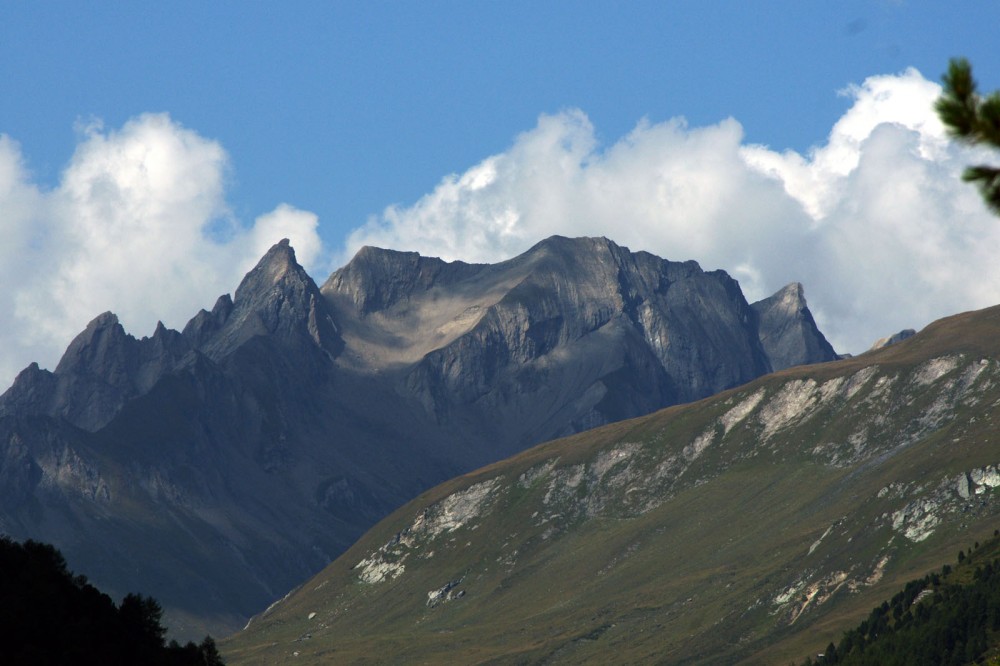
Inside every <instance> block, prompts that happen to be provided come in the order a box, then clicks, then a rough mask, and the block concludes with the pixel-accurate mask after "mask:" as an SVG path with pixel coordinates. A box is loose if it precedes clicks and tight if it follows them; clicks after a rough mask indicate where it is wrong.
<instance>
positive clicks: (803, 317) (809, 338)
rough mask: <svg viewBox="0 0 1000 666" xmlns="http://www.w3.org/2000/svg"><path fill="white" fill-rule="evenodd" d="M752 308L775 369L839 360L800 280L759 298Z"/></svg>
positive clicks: (763, 343) (762, 340)
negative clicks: (822, 331)
mask: <svg viewBox="0 0 1000 666" xmlns="http://www.w3.org/2000/svg"><path fill="white" fill-rule="evenodd" d="M753 309H754V312H756V313H757V321H758V327H759V332H760V341H761V344H762V345H763V346H764V352H765V353H766V354H767V357H768V358H769V359H770V361H771V368H772V369H773V370H784V369H785V368H790V367H792V366H795V365H803V364H804V363H818V362H824V361H835V360H837V353H836V352H835V351H834V350H833V347H832V346H830V343H829V342H827V341H826V338H824V337H823V334H822V333H820V331H819V328H817V327H816V322H815V320H813V316H812V313H811V312H810V311H809V308H808V306H807V305H806V299H805V295H804V294H803V289H802V285H801V284H799V283H798V282H793V283H792V284H790V285H788V286H786V287H784V288H783V289H781V290H780V291H778V292H777V293H776V294H774V295H773V296H770V297H768V298H765V299H764V300H762V301H757V302H756V303H754V304H753Z"/></svg>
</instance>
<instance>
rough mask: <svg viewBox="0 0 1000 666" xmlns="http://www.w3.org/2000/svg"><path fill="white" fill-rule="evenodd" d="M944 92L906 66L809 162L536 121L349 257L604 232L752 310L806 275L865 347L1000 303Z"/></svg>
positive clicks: (708, 133)
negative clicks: (720, 275)
mask: <svg viewBox="0 0 1000 666" xmlns="http://www.w3.org/2000/svg"><path fill="white" fill-rule="evenodd" d="M939 93H940V88H939V86H938V85H937V84H935V83H932V82H930V81H927V80H926V79H925V78H924V77H923V76H922V75H921V74H920V73H919V72H917V71H916V70H914V69H909V70H907V71H905V72H902V73H901V74H898V75H887V76H873V77H871V78H868V79H866V80H865V81H864V82H862V83H861V84H859V85H856V86H852V87H850V88H848V89H847V90H845V91H843V92H842V94H844V95H846V96H848V97H849V98H850V100H851V105H850V108H849V109H848V110H847V111H846V112H845V113H844V115H843V116H842V117H841V118H840V119H839V120H838V121H837V123H836V124H835V125H834V126H833V128H831V131H830V134H829V136H828V137H827V138H826V140H825V142H824V143H822V144H821V145H818V146H816V147H814V148H813V149H811V150H810V151H808V152H807V153H806V154H804V155H803V154H800V153H797V152H794V151H784V152H778V151H775V150H772V149H771V148H769V147H767V146H759V145H750V144H747V143H746V142H745V140H744V136H743V129H742V127H741V126H740V124H739V123H738V122H737V121H736V120H734V119H727V120H724V121H722V122H720V123H718V124H716V125H711V126H707V127H689V126H688V125H687V124H686V123H685V122H684V120H683V119H672V120H668V121H666V122H662V123H650V122H648V121H645V120H644V121H642V122H640V123H639V124H638V126H637V127H636V128H635V129H634V130H633V131H632V132H631V133H630V134H628V135H627V136H625V137H623V138H621V139H619V140H618V141H616V142H614V143H613V144H611V145H607V146H602V145H600V144H599V142H598V141H597V139H596V136H595V131H594V128H593V127H592V125H591V123H590V122H589V120H588V118H587V117H586V115H585V114H584V113H583V112H582V111H578V110H570V111H566V112H563V113H559V114H556V115H544V116H542V117H541V118H540V119H539V121H538V124H537V126H536V127H535V128H534V129H532V130H530V131H528V132H525V133H524V134H522V135H520V136H518V137H517V138H516V139H515V141H514V143H513V145H512V146H511V147H510V148H509V149H508V150H507V151H505V152H503V153H501V154H498V155H494V156H491V157H489V158H487V159H485V160H483V161H482V162H480V163H479V164H477V165H475V166H473V167H472V168H470V169H469V170H468V171H466V172H465V173H463V174H456V175H451V176H448V177H446V178H445V179H444V180H442V181H441V183H440V184H439V185H438V186H437V188H435V190H434V191H432V192H430V193H429V194H427V195H425V196H424V197H423V198H421V199H420V200H419V201H417V202H416V203H414V204H413V205H412V206H408V207H398V206H397V207H390V208H388V209H386V210H385V211H384V212H383V213H382V214H381V215H379V216H376V217H373V218H371V219H370V220H369V221H368V222H367V224H365V225H364V226H363V227H361V228H359V229H356V230H355V231H354V232H353V233H352V234H351V235H350V236H349V238H348V239H347V244H346V252H347V254H346V255H345V257H346V256H348V255H349V254H352V253H353V252H355V251H356V250H357V249H358V248H360V247H361V246H362V245H379V246H383V247H393V248H398V249H406V250H417V251H420V252H421V253H424V254H428V255H431V256H441V257H443V258H446V259H462V260H465V261H496V260H500V259H504V258H508V257H510V256H513V255H515V254H517V253H519V252H522V251H524V250H525V249H527V248H528V247H530V245H532V244H533V243H535V242H537V241H538V240H539V239H541V238H544V237H546V236H548V235H551V234H562V235H568V236H580V235H603V236H607V237H609V238H611V239H612V240H615V241H616V242H618V243H620V244H624V245H627V246H629V247H631V248H632V249H633V250H640V249H641V250H647V251H651V252H654V253H656V254H659V255H660V256H663V257H666V258H668V259H673V260H685V259H695V260H697V261H699V262H700V263H701V264H702V266H703V267H705V268H706V269H712V268H722V269H725V270H727V271H728V272H730V273H731V274H732V275H734V277H736V278H737V279H739V280H740V282H741V284H742V286H743V289H744V292H745V293H747V295H748V298H750V299H751V300H752V299H757V298H762V297H764V296H766V295H768V294H770V293H772V292H774V291H776V290H777V289H779V288H780V287H782V286H783V285H784V284H786V283H788V282H790V281H795V280H797V281H801V282H802V283H803V284H804V285H805V288H806V294H807V297H808V299H809V303H810V307H811V309H812V310H813V312H814V313H815V314H816V315H817V319H818V320H819V322H820V326H821V328H822V329H823V331H824V332H825V333H826V334H827V336H828V337H829V338H830V339H831V342H833V344H834V346H835V347H836V348H837V349H838V350H839V351H845V352H854V353H857V352H859V351H864V350H865V349H866V348H867V347H868V346H869V345H870V344H871V343H872V342H873V341H874V340H875V339H877V338H879V337H881V336H883V335H888V334H891V333H894V332H896V331H898V330H899V329H902V328H908V327H915V328H919V327H921V326H923V325H925V324H927V323H929V322H930V321H931V320H932V319H935V318H937V317H941V316H945V315H948V314H953V313H955V312H958V311H961V310H966V309H973V308H978V307H984V306H987V305H992V304H995V303H997V302H1000V262H996V260H995V257H994V255H995V252H996V250H997V248H1000V221H998V220H996V219H995V218H993V217H991V216H990V215H989V214H988V213H987V212H986V210H985V208H984V207H983V205H982V203H981V201H980V200H979V197H978V193H977V192H976V191H975V189H974V188H972V187H970V186H969V185H967V184H966V183H963V182H962V181H961V179H960V173H961V171H962V169H963V168H964V166H965V165H967V164H970V163H973V162H979V161H982V159H981V156H976V155H974V154H972V152H971V151H970V150H969V149H967V148H964V147H962V146H958V145H956V144H954V143H952V142H950V141H948V140H947V137H946V135H945V132H944V129H943V127H942V126H941V124H940V122H939V121H938V119H937V118H936V116H935V113H934V111H933V101H934V99H935V98H936V97H937V96H938V94H939ZM803 112H805V111H803Z"/></svg>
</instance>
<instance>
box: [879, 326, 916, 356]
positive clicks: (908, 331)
mask: <svg viewBox="0 0 1000 666" xmlns="http://www.w3.org/2000/svg"><path fill="white" fill-rule="evenodd" d="M916 334H917V332H916V331H915V330H913V329H912V328H904V329H903V330H902V331H900V332H899V333H893V334H892V335H890V336H887V337H884V338H879V339H878V340H876V341H875V344H873V345H872V346H871V349H869V350H868V351H875V350H876V349H882V348H883V347H888V346H889V345H894V344H896V343H897V342H902V341H903V340H906V339H907V338H912V337H913V336H914V335H916Z"/></svg>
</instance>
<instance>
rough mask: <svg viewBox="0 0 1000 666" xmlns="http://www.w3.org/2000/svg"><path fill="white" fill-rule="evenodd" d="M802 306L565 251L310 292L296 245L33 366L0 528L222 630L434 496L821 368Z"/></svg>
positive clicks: (648, 258)
mask: <svg viewBox="0 0 1000 666" xmlns="http://www.w3.org/2000/svg"><path fill="white" fill-rule="evenodd" d="M786 291H787V289H786ZM793 291H794V292H795V293H794V294H792V297H791V299H790V301H789V303H790V304H789V305H783V304H784V303H785V302H786V300H788V299H785V298H784V297H782V298H781V299H778V300H779V301H780V303H779V304H778V305H773V304H772V305H763V306H762V305H760V304H755V305H750V304H748V303H747V301H746V300H745V298H744V297H743V295H742V293H741V291H740V289H739V285H738V284H737V283H736V282H735V281H734V280H732V279H731V278H730V277H729V276H727V275H726V274H725V273H723V272H721V271H710V272H706V271H703V270H702V269H701V268H700V267H699V266H698V265H697V264H696V263H694V262H683V263H677V262H670V261H666V260H664V259H660V258H658V257H654V256H653V255H650V254H648V253H643V252H638V253H633V252H630V251H629V250H628V249H626V248H622V247H619V246H617V245H615V244H614V243H612V242H610V241H608V240H606V239H587V238H584V239H567V238H559V237H554V238H550V239H548V240H545V241H543V242H541V243H539V244H538V245H536V246H535V247H533V248H532V249H531V250H529V251H528V252H526V253H525V254H523V255H521V256H519V257H515V258H514V259H511V260H509V261H506V262H503V263H500V264H494V265H472V264H465V263H461V262H451V263H446V262H443V261H441V260H439V259H432V258H426V257H421V256H419V255H417V254H415V253H404V252H394V251H389V250H380V249H376V248H364V249H362V250H361V251H360V252H359V253H358V254H357V256H356V257H355V258H354V259H353V260H352V261H351V262H349V263H348V264H347V265H346V266H344V267H343V268H341V269H340V270H338V271H337V272H335V273H334V274H333V275H332V276H330V278H329V279H328V280H327V281H326V283H325V284H324V285H323V286H322V288H320V287H318V286H317V285H316V284H315V283H314V282H313V280H312V279H311V278H310V277H309V276H308V275H307V274H306V272H305V271H304V270H303V269H302V267H301V266H300V265H299V264H298V263H297V261H296V259H295V253H294V251H293V249H292V248H291V247H290V245H289V243H288V241H282V242H280V243H278V244H277V245H275V246H274V247H273V248H271V249H270V250H269V251H268V252H267V254H266V255H265V256H264V257H263V258H262V259H261V260H260V262H259V263H258V265H257V266H256V267H255V268H254V269H253V270H251V271H250V272H249V273H248V274H247V276H246V277H245V278H244V279H243V281H242V282H241V284H240V285H239V287H238V288H237V289H236V291H235V293H234V295H233V296H232V297H230V296H229V295H224V296H222V297H220V298H219V299H218V301H217V302H216V304H215V306H214V307H213V308H212V310H211V311H210V312H209V311H205V310H203V311H201V312H199V313H197V314H196V315H195V316H194V317H193V318H192V319H191V321H190V322H188V324H187V325H186V326H185V327H184V328H183V330H182V331H180V332H178V331H172V330H169V329H167V328H166V327H164V326H163V325H159V326H157V328H156V331H155V332H154V334H153V335H152V336H151V337H149V338H142V339H136V338H134V337H132V336H131V335H129V334H128V333H126V332H125V330H124V329H123V328H122V326H121V324H120V323H119V321H118V319H117V317H116V316H115V315H114V314H112V313H105V314H102V315H100V316H98V317H97V318H96V319H94V321H92V322H91V323H90V324H89V325H88V326H87V328H86V329H85V330H84V331H83V332H82V333H81V334H80V335H79V336H77V338H76V339H75V340H74V341H73V342H72V343H71V344H70V346H69V348H68V349H67V350H66V353H65V354H64V356H63V358H62V360H61V361H60V362H59V364H58V365H57V367H56V369H55V371H52V372H50V371H47V370H42V369H40V368H39V367H38V366H37V365H35V364H32V365H31V366H29V367H28V368H26V369H25V370H24V371H22V372H21V373H20V375H19V376H18V377H17V379H16V380H15V382H14V384H13V386H12V387H11V388H10V389H9V390H8V391H7V392H6V393H4V394H3V396H0V499H2V503H0V530H2V531H3V532H4V533H6V534H9V535H11V536H13V537H15V538H33V539H37V540H43V541H46V542H50V543H53V544H55V545H56V546H57V547H58V548H59V549H60V550H61V551H62V552H63V553H64V554H65V555H66V558H67V560H68V561H69V562H70V563H71V565H72V566H73V568H74V569H76V570H78V571H82V572H84V573H86V575H87V576H88V577H89V578H90V579H91V580H93V581H94V582H95V583H96V584H97V585H99V586H100V587H101V588H102V589H106V590H108V591H109V592H110V593H112V594H118V595H122V594H124V593H125V592H128V591H131V590H143V591H144V593H148V594H152V595H153V596H155V597H156V598H157V599H159V600H160V601H161V602H162V603H163V605H164V608H165V611H166V618H167V622H168V624H169V625H170V626H172V627H176V628H177V631H178V633H179V635H181V636H183V637H187V636H190V637H196V638H200V637H201V636H203V635H204V633H206V631H208V632H211V633H213V634H215V635H222V634H224V633H226V632H228V631H230V630H234V629H236V628H239V627H241V626H243V624H244V622H245V621H246V619H247V618H248V617H249V616H251V615H252V614H253V613H256V612H259V611H260V609H262V608H264V607H266V606H267V605H268V604H270V603H271V602H272V601H274V600H275V599H277V598H279V597H280V596H281V595H283V594H284V593H285V592H287V590H289V589H291V588H292V587H294V586H295V585H296V584H298V583H300V582H301V581H302V580H305V579H306V578H307V577H309V576H311V575H313V574H315V573H316V572H317V571H319V570H320V569H321V568H322V567H323V566H324V565H326V564H327V563H329V562H330V561H331V560H332V559H333V558H335V557H336V556H337V555H339V554H340V553H342V552H343V551H344V550H345V549H346V548H347V547H348V546H350V544H352V543H353V542H354V541H355V540H356V539H357V538H358V537H359V536H361V534H363V533H364V531H365V530H366V529H368V528H369V527H370V526H371V525H373V524H374V523H375V522H376V521H377V520H378V519H380V518H382V517H383V516H385V515H386V514H387V513H388V512H389V511H391V510H392V509H394V508H395V507H398V506H399V505H401V504H402V503H403V502H405V501H407V500H409V499H410V498H412V497H414V496H415V495H416V494H418V493H419V492H422V491H424V490H426V489H427V488H429V487H431V486H432V485H434V484H435V483H439V482H441V481H443V480H445V479H447V478H450V477H453V476H455V475H457V474H460V473H463V472H466V471H468V470H471V469H474V468H476V467H478V466H481V465H483V464H486V463H489V462H493V461H495V460H498V459H501V458H503V457H505V456H508V455H511V454H514V453H517V452H519V451H523V450H524V449H526V448H528V447H530V446H532V445H534V444H537V443H539V442H541V441H545V440H547V439H551V438H553V437H557V436H562V435H568V434H572V433H575V432H580V431H582V430H585V429H587V428H591V427H594V426H597V425H602V424H607V423H611V422H614V421H618V420H621V419H624V418H629V417H634V416H638V415H642V414H647V413H649V412H651V411H654V410H656V409H659V408H661V407H663V406H665V405H670V404H675V403H678V402H681V401H688V400H693V399H697V398H702V397H704V396H707V395H710V394H712V393H714V392H716V391H719V390H722V389H726V388H729V387H732V386H736V385H739V384H741V383H744V382H746V381H749V380H751V379H753V378H755V377H758V376H760V375H762V374H764V373H766V372H768V371H770V370H771V369H772V367H775V366H776V365H779V364H780V365H785V364H788V363H807V362H815V361H825V360H829V359H830V358H833V355H832V350H831V349H829V345H827V344H826V342H825V340H824V339H823V337H822V334H821V333H820V332H819V330H818V329H817V328H816V326H815V323H814V322H813V321H812V317H811V315H809V314H808V309H807V308H806V307H805V302H804V300H803V299H802V297H801V289H793ZM782 293H784V292H782ZM762 303H764V302H762ZM770 354H774V357H773V358H772V356H771V355H770Z"/></svg>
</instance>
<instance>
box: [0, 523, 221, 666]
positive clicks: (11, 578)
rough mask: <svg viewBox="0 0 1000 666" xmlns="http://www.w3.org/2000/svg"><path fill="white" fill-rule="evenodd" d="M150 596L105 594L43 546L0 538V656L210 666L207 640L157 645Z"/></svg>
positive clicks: (214, 659) (214, 658)
mask: <svg viewBox="0 0 1000 666" xmlns="http://www.w3.org/2000/svg"><path fill="white" fill-rule="evenodd" d="M161 613H162V611H161V609H160V605H159V604H158V603H157V602H156V600H155V599H153V598H152V597H144V596H141V595H136V594H129V595H127V596H126V597H125V598H124V599H123V600H122V602H121V604H120V605H119V606H115V604H114V602H112V600H111V597H109V596H108V595H106V594H103V593H102V592H101V591H100V590H98V589H97V588H95V587H94V586H92V585H90V584H89V583H87V579H86V578H85V577H83V576H74V575H73V573H72V572H71V571H69V570H68V569H67V568H66V560H65V559H63V556H62V554H61V553H60V552H59V551H58V550H56V549H55V548H53V547H52V546H50V545H48V544H42V543H38V542H35V541H26V542H24V543H23V544H20V543H17V542H15V541H12V540H10V539H8V538H6V537H0V645H2V647H0V662H2V663H4V664H25V665H29V664H30V665H37V664H96V663H99V664H105V665H115V664H123V665H124V664H129V665H132V664H147V665H151V666H157V665H162V666H188V665H190V666H218V665H221V664H222V663H223V661H222V659H221V658H220V657H219V653H218V652H217V651H216V649H215V642H214V641H213V640H212V638H211V637H209V636H206V637H205V640H204V641H202V643H201V645H195V644H194V643H188V644H187V645H184V646H181V645H178V644H177V642H176V641H171V642H170V644H169V645H166V644H165V641H164V635H165V634H166V629H165V628H164V627H163V626H162V625H161V624H160V616H161Z"/></svg>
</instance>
